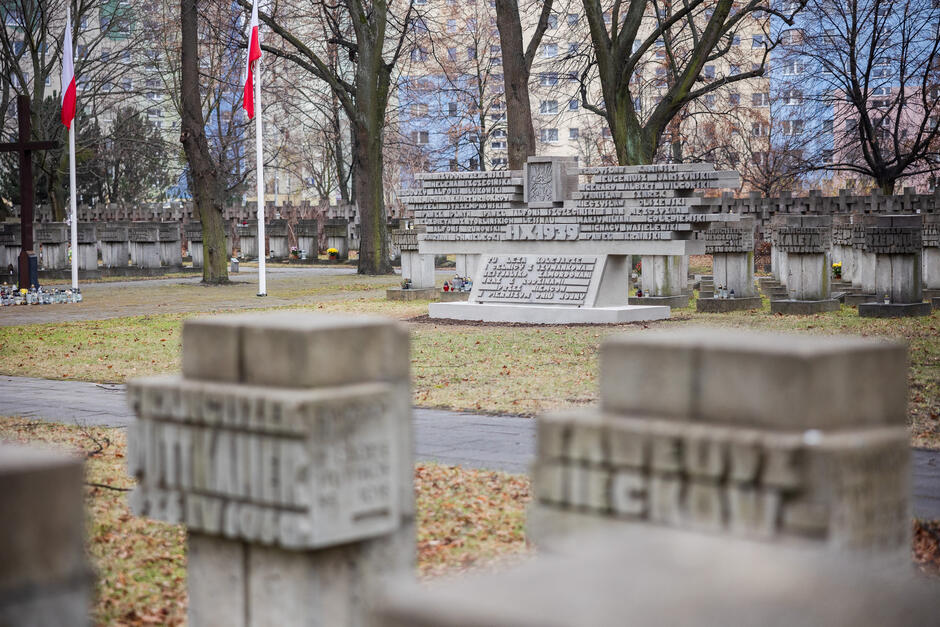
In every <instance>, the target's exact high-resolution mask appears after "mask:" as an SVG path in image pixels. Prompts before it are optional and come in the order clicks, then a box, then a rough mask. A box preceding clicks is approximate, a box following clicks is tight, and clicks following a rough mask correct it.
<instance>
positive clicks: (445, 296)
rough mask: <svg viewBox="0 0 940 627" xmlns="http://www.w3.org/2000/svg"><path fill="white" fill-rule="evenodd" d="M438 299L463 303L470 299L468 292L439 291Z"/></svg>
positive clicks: (444, 301)
mask: <svg viewBox="0 0 940 627" xmlns="http://www.w3.org/2000/svg"><path fill="white" fill-rule="evenodd" d="M440 296H441V297H440V298H439V299H438V300H440V301H441V302H442V303H461V302H463V303H465V302H467V301H468V300H470V292H441V293H440Z"/></svg>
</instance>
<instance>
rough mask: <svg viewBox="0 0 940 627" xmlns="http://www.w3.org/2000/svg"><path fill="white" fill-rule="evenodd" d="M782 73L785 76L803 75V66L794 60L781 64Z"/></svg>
mask: <svg viewBox="0 0 940 627" xmlns="http://www.w3.org/2000/svg"><path fill="white" fill-rule="evenodd" d="M783 73H784V74H785V75H786V76H799V75H800V74H802V73H803V64H802V63H800V62H799V61H797V60H795V59H794V60H792V61H787V62H786V63H784V64H783Z"/></svg>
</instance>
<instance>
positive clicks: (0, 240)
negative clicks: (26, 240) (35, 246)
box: [0, 222, 22, 277]
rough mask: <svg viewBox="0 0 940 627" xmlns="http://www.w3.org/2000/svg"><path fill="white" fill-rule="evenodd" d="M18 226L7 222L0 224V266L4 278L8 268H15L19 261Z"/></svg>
mask: <svg viewBox="0 0 940 627" xmlns="http://www.w3.org/2000/svg"><path fill="white" fill-rule="evenodd" d="M21 248H22V247H21V245H20V225H19V224H16V223H13V222H7V223H0V264H2V268H0V270H3V275H4V277H6V274H7V272H6V270H7V267H8V266H11V265H12V266H13V267H14V268H16V267H17V265H18V264H19V259H20V250H21Z"/></svg>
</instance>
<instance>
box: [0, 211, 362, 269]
mask: <svg viewBox="0 0 940 627" xmlns="http://www.w3.org/2000/svg"><path fill="white" fill-rule="evenodd" d="M234 228H235V233H236V235H237V236H240V245H241V249H240V255H241V256H242V257H244V258H257V254H258V238H257V229H258V226H257V224H250V225H243V224H237V225H235V227H234ZM325 228H326V232H327V241H328V242H329V244H330V246H334V247H336V248H337V249H338V250H340V251H341V253H340V256H342V257H345V256H346V255H347V254H348V247H347V245H346V242H347V237H346V234H345V233H346V228H347V222H346V221H345V220H330V221H328V222H327V224H326V225H325ZM287 230H288V229H287V222H286V220H271V221H270V222H269V223H268V225H267V226H266V236H267V237H266V239H267V242H268V247H269V251H270V257H271V258H272V259H286V258H287V257H288V255H289V249H288V233H287ZM225 231H226V233H231V231H232V226H231V224H230V223H229V224H227V225H226V228H225ZM33 232H34V240H35V242H36V245H37V247H39V246H41V247H42V248H41V251H42V263H41V266H42V269H44V270H64V269H66V268H69V267H70V264H71V261H70V259H69V249H70V246H71V242H70V237H71V234H70V232H69V225H68V224H67V223H64V222H40V223H36V224H35V225H34V231H33ZM294 232H295V234H296V236H297V240H298V244H299V248H301V249H303V250H308V251H311V250H312V251H316V250H318V232H317V221H316V220H300V221H299V222H298V224H297V226H296V227H294ZM184 239H185V242H187V249H188V251H189V254H190V256H191V258H192V262H193V267H195V268H200V267H202V264H203V247H202V241H203V239H202V225H201V224H200V223H199V222H197V221H192V222H188V223H186V224H180V223H179V222H126V223H98V222H79V223H78V251H77V254H78V266H79V270H82V271H85V272H87V271H96V270H98V258H99V251H100V257H101V262H102V266H103V267H105V268H127V267H128V265H130V266H133V267H137V268H144V269H159V268H164V269H174V268H179V267H181V266H182V262H183V259H182V248H183V246H182V245H183V241H184ZM226 242H227V248H228V255H231V254H232V238H231V237H226ZM20 244H21V238H20V225H19V224H17V223H0V263H2V267H4V268H6V267H7V266H9V265H13V266H14V267H15V266H16V264H17V259H18V257H19V254H20V250H21V245H20Z"/></svg>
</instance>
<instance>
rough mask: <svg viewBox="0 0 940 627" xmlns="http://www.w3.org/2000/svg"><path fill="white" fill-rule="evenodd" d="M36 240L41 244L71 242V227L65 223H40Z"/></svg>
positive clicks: (37, 226)
mask: <svg viewBox="0 0 940 627" xmlns="http://www.w3.org/2000/svg"><path fill="white" fill-rule="evenodd" d="M35 233H36V235H35V239H36V241H37V242H38V243H40V244H61V243H63V242H67V241H69V225H67V224H65V223H64V222H40V223H39V224H37V225H36V230H35Z"/></svg>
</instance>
